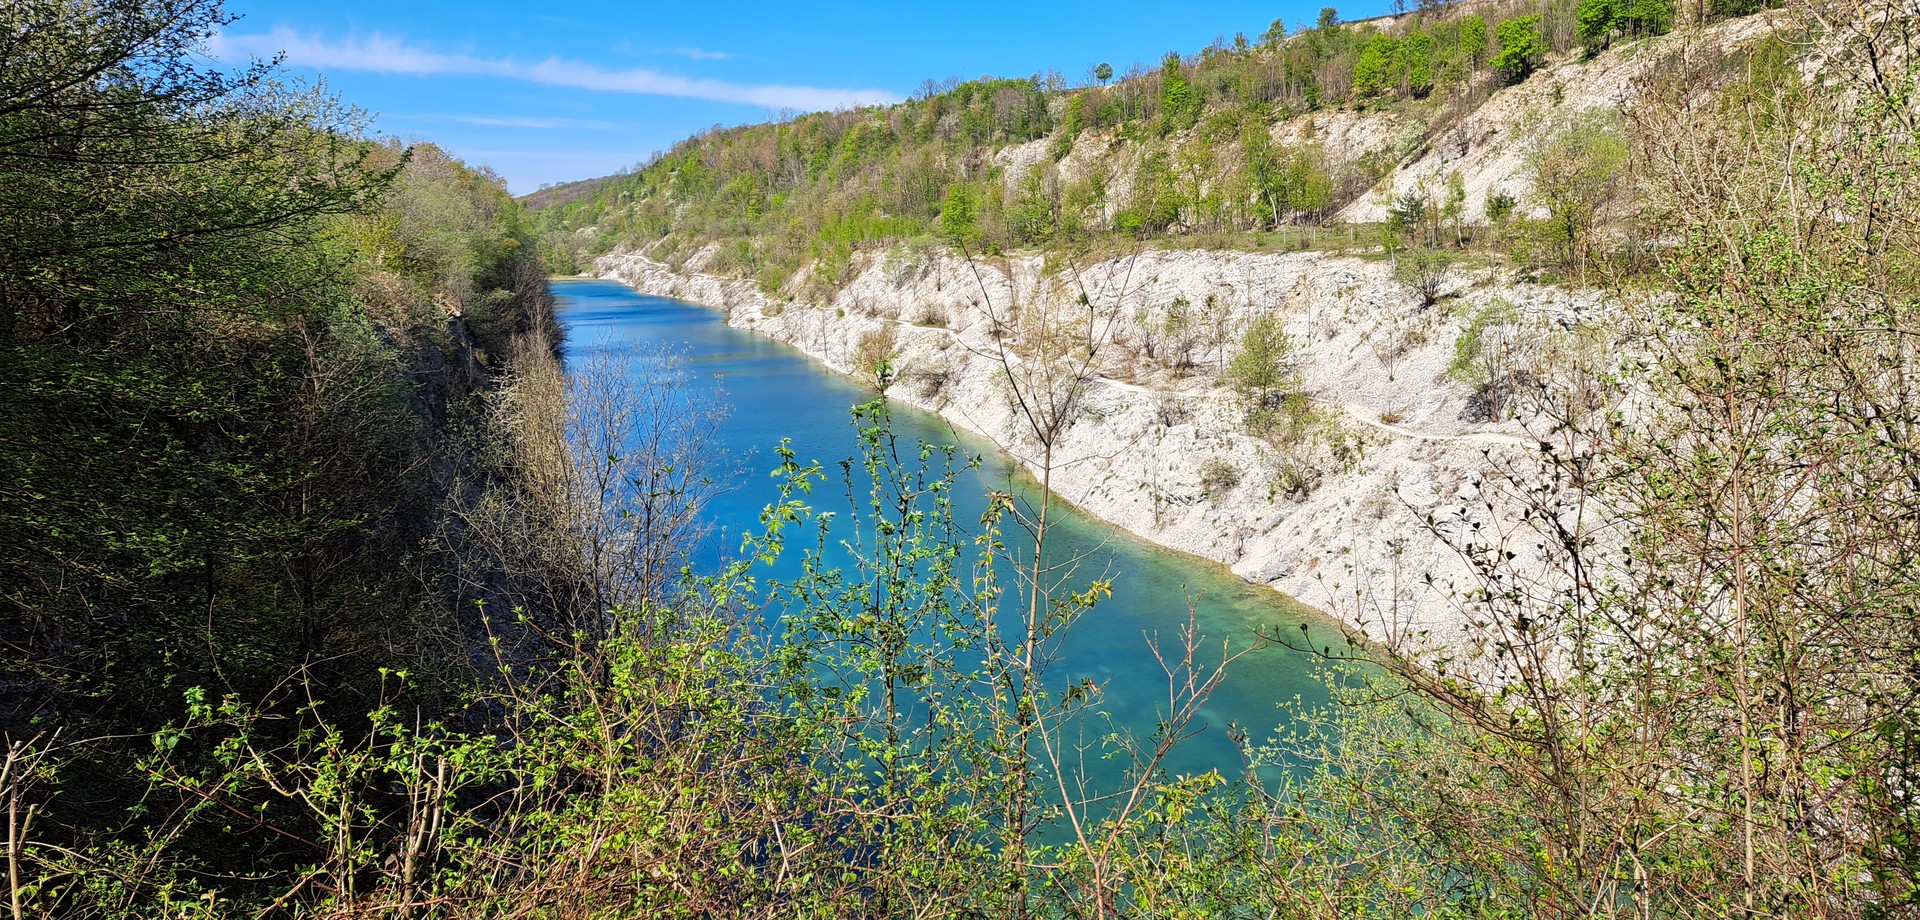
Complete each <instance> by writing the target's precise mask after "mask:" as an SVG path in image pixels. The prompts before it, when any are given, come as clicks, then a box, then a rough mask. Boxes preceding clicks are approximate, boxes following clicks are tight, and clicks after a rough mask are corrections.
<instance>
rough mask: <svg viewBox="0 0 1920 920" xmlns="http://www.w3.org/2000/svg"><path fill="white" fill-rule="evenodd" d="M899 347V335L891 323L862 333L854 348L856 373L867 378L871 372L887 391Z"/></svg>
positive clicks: (854, 370)
mask: <svg viewBox="0 0 1920 920" xmlns="http://www.w3.org/2000/svg"><path fill="white" fill-rule="evenodd" d="M899 348H900V342H899V337H898V335H897V334H896V333H895V332H894V329H893V326H892V325H891V324H888V325H885V326H881V327H880V328H878V329H873V330H870V331H867V332H862V333H860V341H859V343H858V344H856V345H855V346H854V349H853V372H854V375H855V376H858V377H861V378H862V379H865V378H866V377H867V375H869V374H871V375H872V380H873V383H874V385H875V386H877V387H879V388H880V389H881V390H882V391H885V390H886V388H887V385H888V384H890V383H892V382H893V374H894V367H893V362H894V359H895V358H896V357H897V356H898V352H899Z"/></svg>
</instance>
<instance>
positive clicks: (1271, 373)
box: [1226, 313, 1300, 426]
mask: <svg viewBox="0 0 1920 920" xmlns="http://www.w3.org/2000/svg"><path fill="white" fill-rule="evenodd" d="M1299 366H1300V354H1299V350H1298V349H1297V348H1296V346H1295V345H1294V342H1293V338H1292V337H1291V336H1289V335H1287V330H1286V327H1285V326H1283V325H1281V322H1280V318H1279V317H1277V316H1275V315H1273V314H1272V313H1260V314H1258V315H1256V316H1254V318H1253V320H1252V321H1251V322H1249V323H1248V324H1247V328H1246V331H1245V332H1243V333H1241V336H1240V350H1239V351H1238V352H1237V353H1235V354H1234V356H1233V361H1232V362H1230V363H1229V364H1228V365H1227V373H1226V379H1227V382H1228V384H1230V385H1231V386H1232V387H1233V388H1234V390H1235V391H1236V392H1238V393H1239V394H1240V399H1241V402H1242V404H1243V405H1244V406H1245V411H1246V414H1247V419H1248V424H1249V425H1256V426H1257V425H1258V424H1259V420H1260V419H1262V418H1263V417H1264V416H1265V415H1266V414H1267V413H1268V412H1270V411H1272V410H1273V408H1274V407H1275V406H1277V405H1278V404H1279V401H1280V399H1281V398H1282V397H1284V396H1286V395H1287V394H1288V393H1290V392H1292V391H1293V390H1295V389H1296V388H1298V387H1299Z"/></svg>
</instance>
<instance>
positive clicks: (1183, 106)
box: [1160, 51, 1201, 134]
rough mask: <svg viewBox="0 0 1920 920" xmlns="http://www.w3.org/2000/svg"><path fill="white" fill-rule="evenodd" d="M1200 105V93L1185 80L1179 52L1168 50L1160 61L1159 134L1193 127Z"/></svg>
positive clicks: (1197, 118) (1197, 117)
mask: <svg viewBox="0 0 1920 920" xmlns="http://www.w3.org/2000/svg"><path fill="white" fill-rule="evenodd" d="M1200 108H1201V99H1200V93H1199V91H1198V90H1196V89H1194V86H1193V84H1192V83H1191V82H1188V80H1187V76H1186V73H1185V71H1184V69H1183V67H1182V65H1181V62H1180V55H1179V53H1177V52H1171V51H1170V52H1168V53H1167V56H1166V57H1164V58H1162V59H1161V61H1160V133H1161V134H1169V133H1172V132H1175V131H1183V130H1186V129H1187V128H1191V127H1193V124H1194V122H1196V121H1198V120H1199V119H1200Z"/></svg>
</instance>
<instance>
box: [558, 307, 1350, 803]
mask: <svg viewBox="0 0 1920 920" xmlns="http://www.w3.org/2000/svg"><path fill="white" fill-rule="evenodd" d="M553 290H554V294H555V295H556V297H557V298H558V301H559V316H560V320H561V322H562V324H563V325H565V326H566V328H567V336H568V339H567V344H566V349H565V351H566V357H567V359H568V361H569V362H570V363H577V362H579V361H581V360H582V359H585V358H587V357H589V356H591V355H592V354H593V353H594V352H595V351H596V350H600V349H627V348H631V347H633V346H635V345H638V344H644V343H658V344H665V345H669V346H673V347H677V348H682V349H684V351H685V353H686V355H687V357H688V359H689V363H690V366H691V369H692V371H693V379H694V385H695V386H696V387H697V388H702V389H705V390H708V391H709V392H716V391H717V393H718V394H719V395H720V396H721V398H723V399H724V401H725V403H726V404H727V405H728V406H730V408H731V414H730V415H728V416H727V417H726V419H725V421H724V422H723V423H722V425H721V429H720V432H721V439H722V443H723V445H724V448H725V449H726V451H728V452H730V453H731V455H732V458H733V459H734V460H736V461H738V462H740V463H741V465H742V466H743V468H744V470H745V474H744V475H743V476H742V477H741V478H740V479H739V481H738V484H737V487H736V488H734V489H733V490H732V491H730V492H728V493H726V494H725V495H723V496H721V497H720V499H719V500H718V501H716V502H714V503H713V504H712V505H711V506H710V511H711V514H712V516H713V520H712V526H713V527H714V529H715V536H714V537H713V538H712V539H711V540H709V541H708V544H709V545H707V546H705V547H703V548H702V561H703V562H704V563H705V564H707V565H717V564H718V563H719V562H720V560H721V559H722V558H723V557H727V556H730V555H732V554H736V553H737V552H738V548H739V546H740V538H741V535H742V534H743V533H745V532H748V531H750V530H754V529H756V528H757V527H758V522H759V514H760V511H761V509H763V508H764V507H765V506H766V505H767V504H768V503H770V502H772V501H774V500H775V499H776V497H777V496H776V493H775V488H774V485H775V484H774V481H773V480H772V479H770V478H769V477H768V476H767V475H766V474H767V471H769V470H771V469H772V468H773V467H774V465H775V464H776V458H775V456H774V448H775V447H776V446H777V445H778V444H779V443H780V440H781V439H782V438H787V439H790V441H791V445H792V447H793V449H794V451H795V452H796V453H797V454H798V459H799V460H800V461H801V462H802V463H805V462H807V461H809V460H817V461H819V462H820V464H821V466H823V467H825V468H826V469H827V470H828V471H829V472H830V474H832V475H834V476H837V475H838V471H839V463H840V461H842V460H846V459H848V458H851V457H853V456H854V455H855V454H856V452H857V447H856V442H855V432H854V428H853V425H852V422H851V416H850V415H849V410H850V409H851V407H853V406H855V405H857V404H860V403H863V402H867V401H870V400H872V399H873V392H872V391H871V390H868V389H864V388H862V387H860V386H859V385H857V384H855V383H854V382H852V381H850V380H848V379H846V378H844V377H840V376H838V375H836V374H834V373H833V372H831V371H830V370H828V369H827V367H826V366H825V365H823V364H820V363H818V362H816V361H814V360H813V359H811V358H809V357H807V356H806V355H805V354H803V353H801V352H799V351H798V350H796V349H793V348H791V347H789V346H786V345H783V344H780V343H778V342H774V341H772V340H770V339H767V338H764V337H761V336H758V335H754V334H752V333H748V332H744V331H741V330H738V329H734V328H731V327H729V326H727V325H726V322H725V319H724V317H723V316H722V315H721V314H720V313H719V312H718V311H714V310H710V309H706V308H704V307H700V306H697V305H694V304H689V303H682V302H679V301H674V300H669V299H665V298H660V297H651V296H647V295H643V294H639V293H636V292H634V291H633V290H632V289H630V288H627V287H625V286H623V285H620V284H617V283H614V282H611V281H586V280H556V281H554V283H553ZM891 415H892V419H893V428H894V431H895V432H896V433H897V434H898V435H899V436H900V438H901V441H902V443H903V444H912V443H913V442H915V441H926V442H929V443H933V444H941V445H946V444H951V445H957V446H958V447H960V448H961V449H962V450H963V451H965V452H966V453H967V454H969V455H978V456H980V457H981V458H982V463H981V465H980V467H979V468H978V469H977V470H973V471H969V472H966V473H964V474H963V478H962V481H961V484H960V485H961V488H960V490H959V491H960V494H959V495H957V496H956V505H957V511H956V518H957V519H958V520H960V521H962V522H965V523H968V524H971V523H973V522H977V521H978V520H979V519H980V514H981V511H982V510H983V509H984V508H985V507H986V499H985V495H986V493H987V492H988V491H989V490H996V489H997V490H1001V491H1007V492H1012V493H1015V494H1017V495H1022V496H1026V497H1028V498H1031V497H1033V496H1035V495H1036V494H1037V492H1038V486H1037V485H1036V484H1035V483H1034V481H1033V480H1032V479H1031V478H1030V477H1029V476H1028V475H1027V474H1026V472H1025V471H1023V470H1019V469H1016V468H1015V467H1014V466H1013V464H1012V462H1011V461H1010V460H1008V459H1007V458H1006V457H1005V456H1003V455H1001V454H999V453H998V452H997V451H995V450H994V448H993V446H992V444H991V443H990V442H988V441H986V440H985V439H983V438H980V437H977V436H974V435H972V434H969V433H968V432H964V431H959V430H956V429H955V428H953V427H951V426H950V425H949V424H948V423H947V422H946V421H945V420H944V419H941V418H939V417H938V416H934V415H931V414H929V413H925V412H921V411H918V410H914V409H911V408H908V407H905V406H901V405H898V404H896V405H895V406H894V408H893V410H892V413H891ZM812 502H813V503H814V504H815V505H816V506H817V507H818V508H820V509H821V510H834V511H839V512H842V513H843V514H844V513H845V511H846V503H845V499H844V489H843V488H841V487H840V486H839V485H838V483H837V480H830V481H829V482H827V483H825V484H823V485H822V487H820V488H816V489H815V490H814V493H813V498H812ZM1052 514H1053V519H1054V520H1055V521H1057V524H1056V525H1055V527H1054V529H1052V530H1051V531H1050V532H1049V533H1050V535H1049V538H1048V540H1049V543H1048V549H1049V555H1050V556H1051V557H1053V558H1067V557H1069V556H1074V555H1080V554H1085V555H1086V557H1087V558H1086V560H1085V562H1084V563H1083V565H1082V571H1083V572H1084V573H1085V575H1084V576H1083V577H1082V578H1080V579H1079V581H1078V582H1077V583H1074V584H1072V585H1071V587H1075V588H1083V587H1084V586H1085V582H1087V581H1089V580H1091V579H1092V578H1095V577H1102V576H1105V577H1109V578H1111V579H1112V581H1113V596H1112V597H1111V598H1108V599H1105V600H1102V601H1101V602H1100V603H1099V605H1098V606H1097V607H1095V608H1094V610H1093V611H1092V613H1090V614H1089V615H1087V616H1086V617H1085V618H1084V619H1082V620H1080V621H1079V622H1078V623H1076V624H1074V626H1073V627H1072V628H1071V629H1070V630H1069V632H1068V633H1067V634H1066V636H1065V638H1064V641H1063V643H1062V648H1063V650H1064V656H1063V657H1062V659H1061V660H1060V661H1059V662H1058V663H1057V664H1056V665H1054V667H1053V669H1052V670H1051V672H1050V675H1051V682H1052V683H1055V684H1064V683H1065V682H1067V681H1069V680H1079V679H1081V678H1092V679H1093V680H1094V681H1095V682H1096V683H1098V684H1100V685H1101V686H1102V687H1103V688H1104V691H1105V695H1104V698H1103V699H1102V700H1101V702H1100V704H1099V705H1098V706H1097V707H1095V708H1096V709H1097V710H1098V711H1100V712H1104V713H1108V714H1110V715H1111V717H1112V718H1113V720H1114V722H1115V723H1117V724H1119V725H1121V726H1126V727H1128V728H1130V729H1132V730H1133V731H1134V732H1136V733H1138V734H1141V735H1145V734H1146V733H1148V732H1150V731H1151V730H1152V729H1153V727H1154V725H1155V724H1156V723H1157V722H1158V721H1159V719H1160V718H1162V711H1163V710H1164V709H1165V708H1166V699H1167V679H1166V675H1165V672H1164V671H1163V670H1162V669H1161V666H1160V664H1159V663H1158V661H1156V659H1155V657H1154V654H1153V651H1152V647H1151V646H1150V644H1149V637H1150V636H1153V635H1155V634H1157V635H1158V636H1159V637H1160V640H1161V643H1162V644H1163V645H1167V644H1168V643H1171V642H1172V641H1173V640H1174V639H1175V638H1176V637H1177V634H1178V632H1179V630H1181V629H1182V628H1184V626H1185V625H1186V623H1187V619H1188V608H1189V600H1191V602H1192V604H1193V609H1194V611H1195V613H1196V616H1197V620H1198V623H1199V626H1200V629H1201V631H1202V632H1203V633H1204V635H1205V636H1206V645H1207V647H1208V649H1209V651H1210V653H1211V654H1212V655H1213V656H1214V657H1215V659H1216V660H1217V658H1218V654H1219V649H1220V647H1221V642H1222V641H1223V640H1227V641H1231V642H1232V643H1233V645H1234V647H1235V648H1242V647H1246V646H1248V645H1252V644H1254V642H1255V638H1256V636H1255V633H1256V630H1260V631H1264V632H1268V633H1269V634H1281V635H1291V636H1298V635H1299V634H1300V629H1299V627H1300V625H1301V624H1302V623H1306V624H1309V625H1311V626H1312V627H1313V631H1314V636H1315V638H1316V639H1321V640H1323V639H1326V638H1328V637H1329V636H1331V635H1332V627H1331V625H1330V624H1329V623H1328V622H1327V621H1326V620H1325V619H1324V618H1323V617H1321V616H1320V615H1318V614H1316V613H1313V612H1311V611H1305V610H1303V609H1301V608H1300V607H1298V606H1297V605H1293V604H1290V603H1289V602H1288V601H1287V600H1286V599H1285V598H1284V597H1282V596H1281V595H1279V594H1276V593H1274V592H1272V591H1269V590H1267V589H1265V588H1259V587H1255V586H1252V585H1248V584H1247V583H1245V582H1243V581H1241V580H1240V579H1238V578H1236V577H1234V576H1233V575H1232V574H1231V573H1230V572H1228V571H1227V570H1226V569H1225V568H1223V567H1220V566H1217V565H1214V564H1212V563H1209V562H1206V561H1204V560H1201V559H1197V558H1194V557H1190V556H1186V555H1182V554H1179V553H1174V552H1170V551H1167V550H1163V549H1159V548H1157V547H1154V546H1152V545H1150V544H1148V543H1146V542H1144V541H1141V540H1139V539H1137V538H1134V537H1132V536H1131V535H1129V534H1126V533H1124V532H1122V531H1119V530H1117V529H1115V528H1113V527H1110V526H1108V525H1106V524H1104V523H1102V522H1100V521H1098V520H1097V519H1095V518H1093V517H1091V516H1090V515H1087V514H1084V513H1081V512H1080V511H1078V510H1077V509H1073V508H1071V507H1070V506H1067V505H1064V504H1056V505H1055V507H1054V511H1053V512H1052ZM1005 538H1006V540H1007V542H1008V544H1009V547H1010V548H1012V549H1014V551H1015V552H1014V554H1015V556H1016V558H1018V557H1019V554H1020V549H1019V544H1020V542H1021V541H1022V540H1023V539H1024V538H1025V535H1024V534H1023V533H1020V532H1019V531H1018V530H1017V528H1014V527H1012V526H1008V527H1007V528H1006V533H1005ZM796 540H797V541H798V542H800V543H806V542H809V540H810V538H809V537H804V536H796ZM1027 547H1028V549H1027V551H1028V552H1030V551H1031V549H1030V548H1031V543H1030V542H1028V543H1027ZM799 549H800V547H797V546H796V547H792V548H790V549H789V551H788V556H789V557H790V558H788V559H784V560H783V562H782V564H781V566H776V567H775V568H776V570H775V571H774V572H772V573H768V577H775V578H778V577H783V575H791V571H790V570H789V571H785V572H783V571H780V569H782V568H785V567H786V566H787V564H788V563H791V562H793V561H795V560H797V559H798V555H799ZM1056 551H1057V552H1058V553H1059V554H1060V555H1058V556H1055V555H1053V554H1054V553H1055V552H1056ZM1327 696H1328V692H1327V688H1326V687H1325V685H1324V684H1322V683H1321V682H1320V680H1319V679H1318V678H1317V677H1316V676H1315V661H1314V660H1313V659H1312V657H1311V656H1309V655H1306V654H1304V653H1301V652H1297V651H1294V650H1292V649H1288V648H1285V647H1281V646H1268V647H1265V648H1260V649H1257V650H1255V651H1253V652H1251V653H1250V654H1248V655H1246V656H1244V657H1242V658H1240V659H1239V660H1238V661H1236V662H1234V664H1233V666H1232V667H1231V669H1230V670H1229V672H1228V677H1227V680H1226V682H1225V683H1224V684H1223V685H1222V686H1221V688H1220V689H1219V691H1218V692H1216V693H1215V695H1214V696H1213V697H1212V699H1211V701H1210V703H1209V705H1208V706H1207V708H1206V710H1205V711H1204V714H1203V717H1204V719H1205V721H1206V723H1207V724H1206V725H1205V726H1204V728H1203V730H1201V731H1200V732H1199V733H1198V734H1197V735H1196V736H1194V737H1192V738H1190V739H1188V740H1187V741H1185V742H1184V743H1183V746H1182V747H1181V748H1180V749H1179V750H1177V751H1176V752H1175V755H1174V756H1173V758H1171V760H1170V761H1169V762H1168V764H1167V765H1166V766H1167V768H1168V770H1169V771H1171V772H1173V773H1176V774H1178V773H1197V772H1202V771H1205V770H1208V769H1217V770H1219V771H1220V772H1221V773H1222V774H1224V775H1226V776H1228V777H1234V776H1238V775H1240V773H1241V772H1242V770H1243V763H1242V760H1241V757H1240V754H1239V752H1238V749H1237V747H1236V745H1235V744H1234V743H1233V742H1232V741H1231V740H1230V738H1229V731H1228V729H1229V727H1230V726H1233V725H1238V726H1240V727H1241V728H1242V729H1244V730H1245V731H1246V732H1247V734H1248V735H1250V736H1251V737H1252V738H1253V739H1255V740H1261V739H1264V738H1266V737H1268V736H1269V735H1270V734H1271V733H1272V732H1273V730H1274V729H1275V727H1276V726H1277V725H1278V724H1279V722H1280V721H1281V720H1282V719H1283V718H1284V717H1285V712H1283V711H1282V709H1281V708H1280V707H1281V704H1283V703H1288V702H1291V701H1295V700H1298V701H1300V702H1303V703H1306V704H1308V705H1314V704H1318V703H1321V702H1324V701H1325V700H1326V699H1327ZM1104 730H1105V729H1104V726H1101V725H1090V726H1087V727H1086V732H1087V734H1088V735H1089V736H1097V735H1099V734H1101V733H1103V732H1104ZM1094 772H1096V773H1097V772H1100V771H1099V770H1098V769H1097V768H1095V770H1094Z"/></svg>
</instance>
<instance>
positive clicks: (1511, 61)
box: [1492, 16, 1547, 83]
mask: <svg viewBox="0 0 1920 920" xmlns="http://www.w3.org/2000/svg"><path fill="white" fill-rule="evenodd" d="M1493 35H1494V39H1495V40H1496V41H1498V42H1499V44H1500V51H1499V53H1498V54H1495V55H1494V56H1493V62H1492V63H1493V68H1494V69H1495V70H1498V71H1500V73H1501V74H1503V75H1504V76H1505V77H1506V78H1507V82H1509V83H1518V82H1520V81H1521V80H1525V79H1526V78H1527V77H1528V76H1529V75H1531V74H1532V73H1533V72H1534V70H1535V69H1536V68H1538V67H1539V66H1540V62H1541V61H1543V60H1545V59H1546V56H1547V39H1546V36H1545V35H1542V34H1541V32H1540V17H1539V16H1519V17H1516V18H1513V19H1508V20H1505V21H1503V22H1501V23H1500V24H1499V25H1497V26H1495V27H1494V29H1493Z"/></svg>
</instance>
